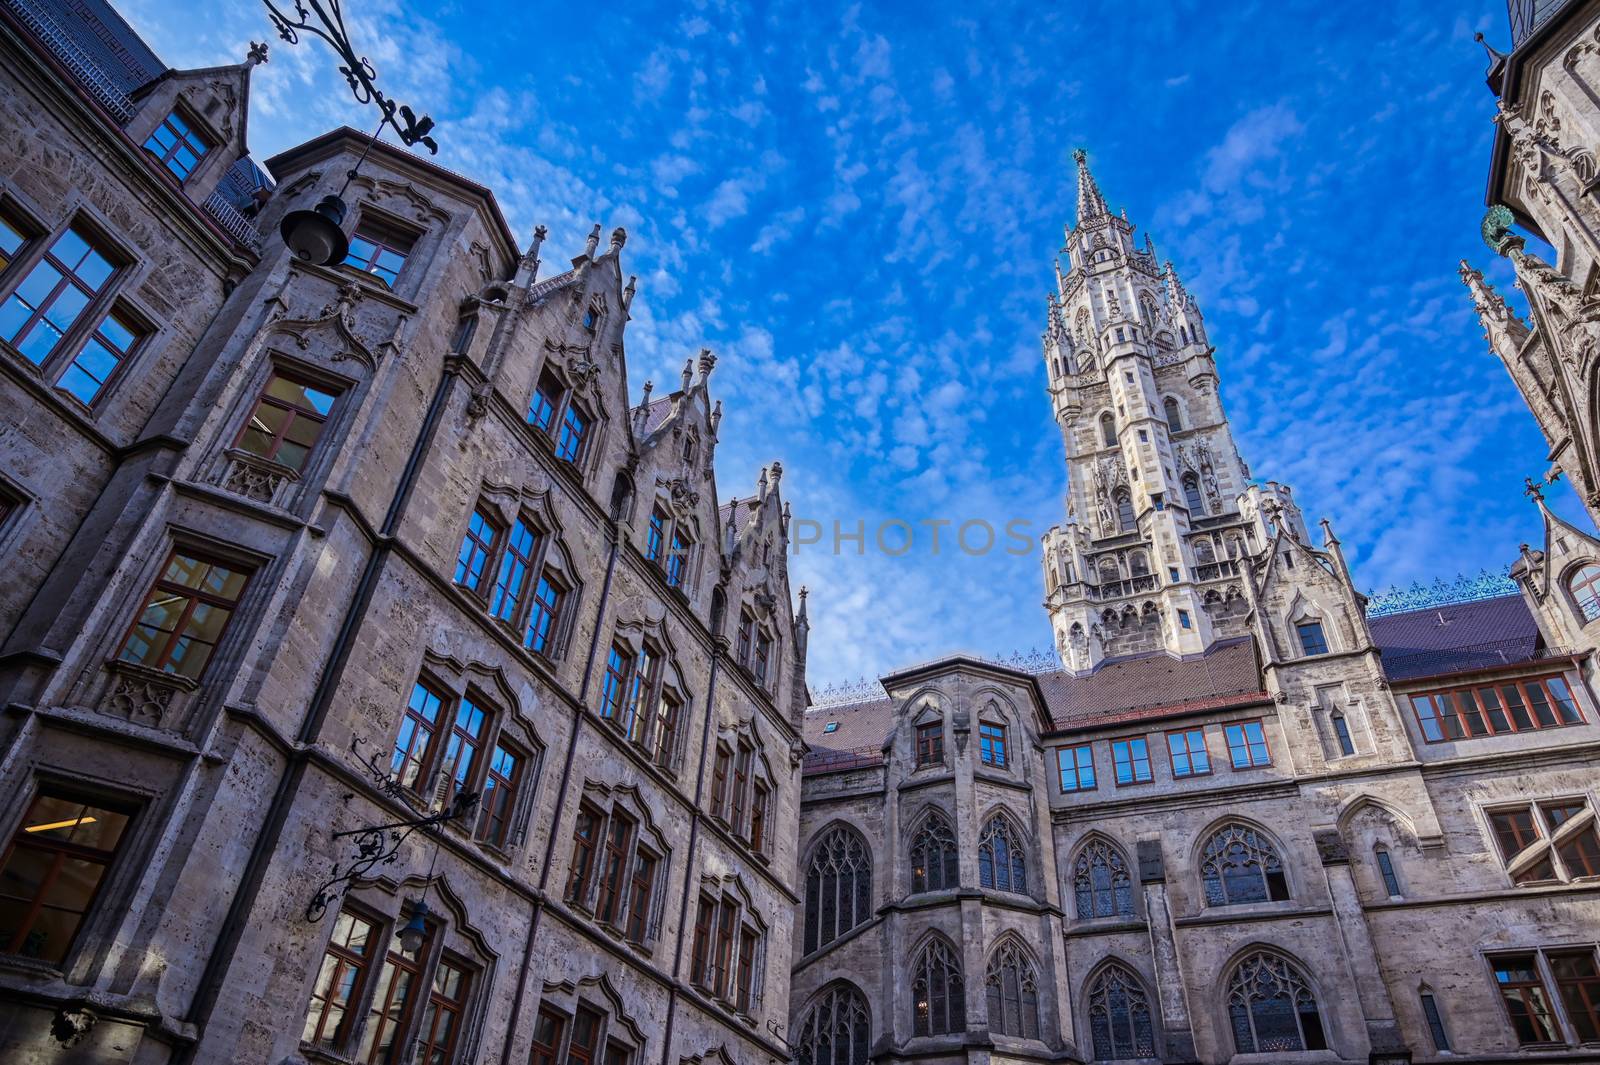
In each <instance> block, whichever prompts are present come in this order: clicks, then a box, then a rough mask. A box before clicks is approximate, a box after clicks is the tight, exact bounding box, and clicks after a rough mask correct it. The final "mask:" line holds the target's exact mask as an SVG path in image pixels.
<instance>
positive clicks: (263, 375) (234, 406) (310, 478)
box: [213, 342, 362, 509]
mask: <svg viewBox="0 0 1600 1065" xmlns="http://www.w3.org/2000/svg"><path fill="white" fill-rule="evenodd" d="M278 376H282V377H284V378H287V379H289V380H291V381H295V382H296V383H299V384H305V385H310V386H312V387H313V388H317V389H320V390H321V391H324V392H328V393H331V394H332V395H333V405H332V406H331V407H329V409H328V413H327V415H326V416H325V417H324V418H323V419H322V429H321V431H320V432H319V433H318V434H317V439H316V443H315V444H313V445H312V448H311V451H310V453H309V454H308V455H307V456H306V463H305V465H304V466H303V467H302V468H300V469H298V470H296V469H294V468H293V467H291V466H287V465H285V464H283V463H281V462H277V461H275V460H274V459H270V458H267V457H266V456H264V455H259V454H257V453H256V452H253V451H246V450H245V449H244V448H242V447H240V446H239V442H240V441H241V440H242V439H243V438H244V434H245V432H246V430H247V429H248V428H249V422H250V418H251V416H252V415H253V414H254V413H255V410H256V406H257V404H259V403H260V401H261V399H262V398H263V397H264V396H265V395H266V391H267V387H268V386H269V385H270V384H271V383H272V380H273V378H274V377H278ZM241 384H242V387H240V388H239V389H238V390H237V391H236V392H235V394H234V396H233V398H232V400H231V401H230V402H229V407H228V413H227V417H226V418H225V419H224V420H223V421H222V423H221V424H220V426H219V431H218V434H217V438H216V444H215V445H213V446H214V447H215V448H216V450H217V451H218V452H219V453H220V454H221V455H222V456H224V457H225V458H226V459H227V460H228V461H230V462H239V463H242V464H245V465H247V466H250V467H252V468H256V469H260V470H262V471H264V472H266V473H268V474H270V475H271V476H273V477H275V478H277V479H279V480H288V481H291V482H293V483H294V484H295V485H296V489H295V492H296V494H299V493H301V492H302V491H303V490H304V489H305V488H306V487H307V486H314V485H317V484H320V483H321V482H322V481H323V479H324V478H325V477H326V476H327V474H328V472H329V469H330V468H331V467H332V466H333V464H334V463H335V462H336V461H337V460H338V456H339V447H340V444H341V443H342V441H343V438H344V435H345V433H346V432H348V430H349V428H350V422H351V421H352V420H353V419H354V417H355V413H356V409H357V407H358V406H359V400H358V399H357V398H356V392H357V390H358V389H359V388H360V387H361V384H362V382H361V381H358V380H356V379H355V378H352V377H347V376H345V375H344V374H341V373H337V372H335V371H334V370H332V369H330V368H329V367H327V366H323V365H319V364H318V363H315V362H311V361H308V360H306V359H304V358H297V357H295V356H292V355H290V354H288V353H287V352H285V351H284V350H282V349H281V348H278V347H275V346H271V345H270V342H269V345H268V346H267V347H266V349H265V351H263V352H262V353H261V355H260V357H259V358H257V359H256V360H255V365H254V366H253V367H252V368H251V370H250V375H249V377H248V378H247V379H246V380H244V381H243V382H242V383H241ZM223 484H224V486H225V487H226V485H227V481H224V482H223ZM238 494H242V493H238ZM277 499H278V502H279V505H281V506H283V507H284V508H285V509H289V508H292V507H293V505H294V497H293V496H280V497H277Z"/></svg>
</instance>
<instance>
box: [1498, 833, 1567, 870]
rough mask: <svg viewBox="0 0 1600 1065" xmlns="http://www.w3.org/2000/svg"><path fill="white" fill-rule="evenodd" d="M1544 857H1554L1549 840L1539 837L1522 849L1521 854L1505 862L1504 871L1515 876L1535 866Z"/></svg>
mask: <svg viewBox="0 0 1600 1065" xmlns="http://www.w3.org/2000/svg"><path fill="white" fill-rule="evenodd" d="M1546 856H1549V857H1552V858H1553V857H1554V856H1555V855H1554V851H1553V849H1552V845H1551V842H1550V840H1549V839H1548V838H1546V837H1543V836H1541V837H1540V838H1539V839H1536V840H1534V841H1533V842H1532V843H1530V844H1528V845H1527V846H1526V847H1524V848H1523V849H1522V851H1521V853H1519V854H1517V855H1516V856H1515V857H1513V858H1512V859H1511V860H1510V861H1508V862H1506V871H1507V872H1509V873H1511V874H1512V876H1515V875H1517V874H1518V873H1520V872H1522V871H1523V870H1524V869H1527V868H1528V867H1529V866H1531V865H1535V864H1537V863H1538V861H1539V859H1540V858H1543V857H1546Z"/></svg>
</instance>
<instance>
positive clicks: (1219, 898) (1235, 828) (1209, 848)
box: [1200, 822, 1289, 906]
mask: <svg viewBox="0 0 1600 1065" xmlns="http://www.w3.org/2000/svg"><path fill="white" fill-rule="evenodd" d="M1200 876H1201V878H1202V879H1203V880H1204V881H1205V886H1206V905H1207V906H1232V905H1234V904H1235V903H1240V902H1267V901H1268V900H1276V899H1286V898H1288V897H1289V881H1288V879H1287V878H1286V877H1285V875H1284V871H1283V860H1282V859H1281V858H1279V857H1278V852H1277V849H1276V848H1274V847H1273V846H1272V844H1271V843H1270V842H1269V841H1268V840H1267V838H1266V837H1265V836H1263V835H1262V834H1261V833H1260V832H1258V831H1256V830H1255V829H1254V828H1251V827H1250V826H1249V825H1245V824H1240V823H1238V822H1233V823H1231V824H1227V825H1223V826H1222V827H1221V828H1220V829H1218V830H1217V831H1216V832H1215V833H1213V834H1212V836H1211V838H1210V839H1209V840H1207V841H1206V846H1205V850H1204V851H1203V852H1201V856H1200Z"/></svg>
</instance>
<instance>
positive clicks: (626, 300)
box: [622, 274, 639, 311]
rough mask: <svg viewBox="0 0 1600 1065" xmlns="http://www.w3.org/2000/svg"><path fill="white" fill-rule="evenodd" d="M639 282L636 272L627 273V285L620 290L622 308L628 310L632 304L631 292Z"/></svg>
mask: <svg viewBox="0 0 1600 1065" xmlns="http://www.w3.org/2000/svg"><path fill="white" fill-rule="evenodd" d="M638 283H639V275H638V274H629V275H628V287H627V288H625V289H623V290H622V309H623V310H624V311H626V310H628V309H629V308H631V307H632V306H633V293H634V290H635V287H636V286H637V285H638Z"/></svg>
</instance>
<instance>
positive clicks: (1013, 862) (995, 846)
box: [978, 814, 1028, 895]
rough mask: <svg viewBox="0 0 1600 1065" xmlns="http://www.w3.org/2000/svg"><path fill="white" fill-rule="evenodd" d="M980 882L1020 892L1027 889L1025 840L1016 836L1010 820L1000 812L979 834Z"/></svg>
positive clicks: (988, 885) (1002, 889) (996, 887)
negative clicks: (1023, 841) (1023, 845)
mask: <svg viewBox="0 0 1600 1065" xmlns="http://www.w3.org/2000/svg"><path fill="white" fill-rule="evenodd" d="M978 883H979V884H980V885H981V886H983V887H986V888H995V889H997V890H999V891H1015V892H1017V893H1018V894H1019V895H1020V894H1025V893H1026V892H1027V890H1028V878H1027V862H1026V860H1025V858H1024V854H1023V849H1022V841H1021V840H1019V839H1018V838H1017V834H1016V832H1015V831H1014V830H1013V829H1012V827H1011V822H1009V821H1007V820H1006V819H1005V818H1004V817H1002V816H1000V815H999V814H996V815H995V816H993V817H991V818H989V823H988V824H987V825H984V826H983V835H981V836H980V837H978Z"/></svg>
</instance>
